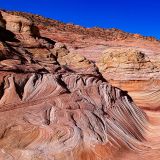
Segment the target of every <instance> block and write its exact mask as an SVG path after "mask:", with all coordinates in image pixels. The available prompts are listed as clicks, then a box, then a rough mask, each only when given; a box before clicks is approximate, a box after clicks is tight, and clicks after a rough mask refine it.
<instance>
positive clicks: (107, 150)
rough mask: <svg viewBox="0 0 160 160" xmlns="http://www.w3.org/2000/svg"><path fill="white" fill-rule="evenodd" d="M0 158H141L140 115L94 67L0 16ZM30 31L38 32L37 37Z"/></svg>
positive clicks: (28, 26)
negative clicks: (126, 154) (135, 154)
mask: <svg viewBox="0 0 160 160" xmlns="http://www.w3.org/2000/svg"><path fill="white" fill-rule="evenodd" d="M0 19H1V21H0V22H1V23H0V25H1V31H3V32H1V33H0V126H1V127H0V158H1V159H2V160H18V159H21V160H31V159H32V160H39V159H42V160H51V159H52V160H66V159H68V160H91V159H92V160H100V159H104V160H107V159H112V158H116V157H117V156H116V155H117V154H119V152H118V151H119V150H120V149H122V148H123V149H126V150H133V151H138V150H143V147H144V146H145V144H144V142H145V130H146V124H147V118H146V114H145V113H144V112H143V111H141V110H140V109H139V108H138V107H137V106H136V105H135V103H134V102H133V101H132V99H131V97H129V96H128V94H127V92H125V91H122V90H120V89H119V88H115V87H112V86H111V85H110V84H109V83H108V82H107V81H106V80H105V79H104V78H103V76H102V75H101V73H100V72H99V70H98V68H97V67H96V65H95V64H94V63H93V62H92V61H90V60H88V59H86V58H85V57H84V56H82V55H80V54H77V53H75V52H74V51H73V50H69V49H68V48H67V47H66V45H64V44H62V43H60V42H58V41H54V40H53V39H49V38H48V37H47V38H46V37H44V36H43V37H42V36H41V34H37V33H40V31H39V30H38V28H37V27H36V26H35V24H34V23H33V22H32V20H29V19H27V18H26V17H23V16H20V15H14V14H10V13H7V12H4V11H1V16H0ZM33 28H37V30H36V33H35V30H34V31H33V30H32V29H33Z"/></svg>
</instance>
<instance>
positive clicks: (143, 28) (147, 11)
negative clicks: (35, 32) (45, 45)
mask: <svg viewBox="0 0 160 160" xmlns="http://www.w3.org/2000/svg"><path fill="white" fill-rule="evenodd" d="M0 8H1V9H8V10H17V11H25V12H30V13H36V14H40V15H43V16H45V17H49V18H53V19H56V20H60V21H63V22H69V23H74V24H79V25H82V26H85V27H94V26H98V27H103V28H119V29H122V30H124V31H127V32H132V33H140V34H143V35H146V36H155V37H157V38H158V39H160V0H0Z"/></svg>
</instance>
